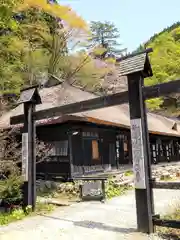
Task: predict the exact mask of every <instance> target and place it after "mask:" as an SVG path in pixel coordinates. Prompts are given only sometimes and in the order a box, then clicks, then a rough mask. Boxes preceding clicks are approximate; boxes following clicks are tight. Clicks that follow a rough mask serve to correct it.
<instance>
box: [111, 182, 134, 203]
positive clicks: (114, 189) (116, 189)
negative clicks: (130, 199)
mask: <svg viewBox="0 0 180 240" xmlns="http://www.w3.org/2000/svg"><path fill="white" fill-rule="evenodd" d="M130 188H131V187H130V186H125V185H124V186H120V185H118V184H117V183H115V182H114V181H113V179H109V180H108V182H107V183H106V196H107V198H108V199H111V198H113V197H117V196H120V195H122V194H124V193H125V192H126V191H127V190H130Z"/></svg>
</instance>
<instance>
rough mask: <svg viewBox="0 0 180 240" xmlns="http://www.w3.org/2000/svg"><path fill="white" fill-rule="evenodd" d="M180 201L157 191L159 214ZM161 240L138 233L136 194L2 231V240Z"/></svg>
mask: <svg viewBox="0 0 180 240" xmlns="http://www.w3.org/2000/svg"><path fill="white" fill-rule="evenodd" d="M176 201H180V191H178V190H155V202H156V205H155V207H156V213H162V212H165V211H167V209H168V206H169V205H170V206H172V205H173V204H174V203H175V202H176ZM8 239H12V240H24V239H26V240H29V239H31V240H32V239H35V240H89V239H91V240H92V239H93V240H106V239H107V240H109V239H111V240H116V239H117V240H119V239H138V240H141V239H142V240H145V239H153V240H155V239H159V238H158V237H155V236H151V237H150V236H149V237H148V236H144V235H141V234H139V233H136V208H135V199H134V192H133V191H130V192H128V193H127V194H126V195H124V196H121V197H117V198H114V199H112V200H110V201H107V202H106V203H105V204H103V203H99V202H86V203H78V204H73V205H72V206H70V207H66V208H59V209H57V210H56V211H55V212H54V213H52V214H51V215H48V216H45V215H44V216H36V217H31V218H27V219H25V220H23V221H20V222H16V223H12V224H10V225H9V226H6V227H1V228H0V240H8Z"/></svg>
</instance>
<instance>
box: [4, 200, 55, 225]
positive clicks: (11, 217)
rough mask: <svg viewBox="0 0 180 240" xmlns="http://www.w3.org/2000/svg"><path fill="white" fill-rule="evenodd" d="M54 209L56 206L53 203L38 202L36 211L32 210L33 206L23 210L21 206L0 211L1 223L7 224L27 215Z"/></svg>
mask: <svg viewBox="0 0 180 240" xmlns="http://www.w3.org/2000/svg"><path fill="white" fill-rule="evenodd" d="M53 210H54V206H53V205H51V204H41V203H37V205H36V211H35V212H32V208H31V206H28V207H27V208H26V211H23V210H22V209H21V208H18V209H14V210H13V211H11V212H6V213H2V212H1V213H0V225H7V224H9V223H11V222H15V221H18V220H21V219H23V218H25V217H27V216H32V215H35V214H39V213H43V214H45V213H49V212H51V211H53Z"/></svg>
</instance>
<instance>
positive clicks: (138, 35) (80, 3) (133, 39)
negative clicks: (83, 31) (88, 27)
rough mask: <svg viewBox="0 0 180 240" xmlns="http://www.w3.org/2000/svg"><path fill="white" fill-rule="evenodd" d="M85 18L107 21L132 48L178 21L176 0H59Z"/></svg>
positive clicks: (179, 8) (179, 3) (178, 1)
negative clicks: (111, 23) (113, 25)
mask: <svg viewBox="0 0 180 240" xmlns="http://www.w3.org/2000/svg"><path fill="white" fill-rule="evenodd" d="M59 2H60V3H61V4H66V5H69V6H71V7H72V9H73V10H75V11H76V12H77V13H78V14H79V15H80V16H82V17H83V18H84V19H85V20H86V21H87V22H90V21H110V22H113V23H114V24H115V26H116V27H117V28H118V30H119V32H120V38H119V42H120V43H121V44H122V48H126V47H127V48H128V51H133V50H135V49H136V48H137V47H138V46H139V45H140V44H141V43H143V42H145V41H147V40H148V39H149V38H150V37H151V36H153V35H154V34H155V33H158V32H160V31H161V30H163V29H164V28H166V27H167V26H171V25H172V24H173V23H175V22H177V21H180V0H151V1H147V0H136V1H135V0H111V1H109V0H59Z"/></svg>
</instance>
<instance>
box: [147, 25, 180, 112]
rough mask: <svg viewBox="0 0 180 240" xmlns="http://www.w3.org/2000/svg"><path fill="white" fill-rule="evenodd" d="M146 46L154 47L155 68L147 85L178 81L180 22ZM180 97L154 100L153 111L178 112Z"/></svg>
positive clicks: (152, 101)
mask: <svg viewBox="0 0 180 240" xmlns="http://www.w3.org/2000/svg"><path fill="white" fill-rule="evenodd" d="M144 46H145V47H146V48H149V47H152V48H153V53H151V55H150V56H151V63H152V68H153V74H154V75H153V77H152V78H149V79H146V81H145V83H146V85H152V84H157V83H162V82H166V81H170V80H176V79H179V77H180V22H178V23H175V24H173V25H172V26H170V27H168V28H166V29H164V30H163V31H162V32H160V33H158V34H155V35H154V36H153V37H152V38H150V40H149V41H147V42H146V43H145V44H144ZM178 102H179V97H178V96H175V95H173V96H171V98H168V99H166V100H165V101H164V99H154V100H151V101H150V102H149V106H150V107H151V109H153V110H155V109H157V108H159V106H160V109H159V110H160V111H162V112H164V113H165V114H172V113H176V112H177V107H178Z"/></svg>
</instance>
